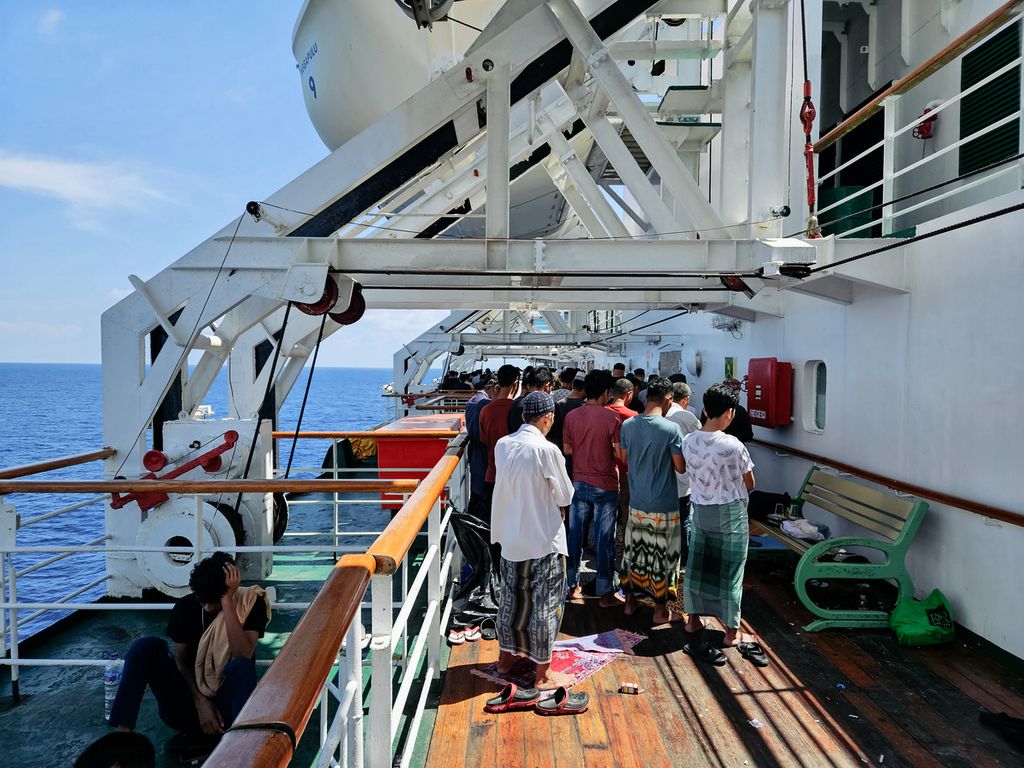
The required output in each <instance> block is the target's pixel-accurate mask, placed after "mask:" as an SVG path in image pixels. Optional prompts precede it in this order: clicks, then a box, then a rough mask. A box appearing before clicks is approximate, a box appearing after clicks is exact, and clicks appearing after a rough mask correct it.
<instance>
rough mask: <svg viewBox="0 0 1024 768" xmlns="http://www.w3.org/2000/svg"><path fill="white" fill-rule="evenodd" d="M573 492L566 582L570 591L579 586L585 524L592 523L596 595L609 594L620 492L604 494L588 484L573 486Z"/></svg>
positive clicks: (579, 483)
mask: <svg viewBox="0 0 1024 768" xmlns="http://www.w3.org/2000/svg"><path fill="white" fill-rule="evenodd" d="M572 485H573V488H574V489H575V492H574V493H573V497H572V506H571V507H570V508H569V530H568V537H569V557H568V565H567V567H566V581H567V583H568V588H569V589H570V590H572V589H575V588H576V587H577V586H579V581H580V560H581V558H582V556H583V537H584V536H586V533H587V524H588V523H589V522H590V520H591V519H593V520H594V546H595V549H596V550H597V583H596V586H595V591H596V593H597V594H598V595H606V594H608V593H609V592H611V591H612V579H613V577H614V575H615V574H614V570H615V519H616V517H618V514H619V492H618V491H606V490H603V489H602V488H598V487H597V486H595V485H591V484H590V483H582V482H576V483H573V484H572Z"/></svg>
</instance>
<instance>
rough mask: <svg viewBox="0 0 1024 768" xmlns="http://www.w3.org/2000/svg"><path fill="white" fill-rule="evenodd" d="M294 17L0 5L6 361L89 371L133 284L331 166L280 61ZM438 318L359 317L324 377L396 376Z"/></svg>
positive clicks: (0, 333) (271, 10) (227, 6)
mask: <svg viewBox="0 0 1024 768" xmlns="http://www.w3.org/2000/svg"><path fill="white" fill-rule="evenodd" d="M300 8H301V2H300V0H289V1H287V2H286V1H285V0H277V1H276V2H271V0H257V1H253V0H249V2H237V1H235V0H231V1H230V2H228V1H226V0H225V1H224V2H216V3H209V2H205V3H203V2H178V3H166V4H165V3H159V4H158V3H138V2H117V1H114V0H111V1H107V2H100V1H99V0H95V1H94V2H74V3H70V2H69V3H65V4H59V3H57V4H47V3H22V2H15V0H0V104H3V108H2V111H0V210H2V211H3V219H4V221H3V224H2V226H0V268H2V272H0V274H2V278H0V361H8V362H12V361H24V362H36V361H46V362H98V361H99V359H100V332H99V318H100V314H101V313H102V312H103V310H105V309H106V308H107V307H108V306H110V305H111V304H113V303H114V302H115V301H116V300H117V299H118V298H120V297H122V296H124V295H126V294H127V293H128V291H129V290H130V285H129V283H128V279H127V276H128V274H129V273H135V274H138V275H139V276H141V277H143V278H148V277H150V276H152V275H153V274H155V273H156V272H158V271H159V270H160V269H162V268H163V267H165V266H166V265H168V264H169V263H171V262H172V261H173V260H175V259H177V258H178V257H180V256H181V255H183V254H184V253H186V252H187V251H188V250H189V249H190V248H192V247H193V246H195V245H196V244H197V243H199V242H201V241H203V240H205V239H206V238H207V237H209V236H210V235H211V234H213V233H214V232H216V231H217V230H218V229H219V228H220V227H222V226H224V225H225V224H226V223H227V222H228V221H230V220H231V219H232V218H234V216H236V215H237V213H238V212H239V211H240V210H241V209H242V208H243V207H244V205H245V203H246V201H248V200H251V199H261V198H265V197H267V196H268V195H270V194H271V193H272V192H273V191H274V190H276V189H278V188H280V187H281V186H283V185H284V184H286V183H287V182H289V181H290V180H291V179H293V178H294V177H295V176H297V175H298V174H299V173H301V172H302V171H304V170H305V169H306V168H308V167H309V166H311V165H312V164H314V163H315V162H317V161H318V160H319V159H321V158H322V157H324V155H326V153H327V150H326V148H325V147H324V145H323V144H322V143H321V141H320V139H319V138H318V137H317V135H316V132H315V131H314V129H313V127H312V125H311V124H310V122H309V120H308V118H307V116H306V111H305V108H304V107H303V103H302V94H301V86H300V83H299V78H298V73H297V71H296V69H295V60H294V58H293V57H292V54H291V31H292V27H293V25H294V23H295V20H296V17H297V15H298V12H299V10H300ZM444 314H445V313H443V312H414V313H399V312H387V311H384V310H378V311H372V310H371V311H370V312H368V313H367V315H366V316H365V317H364V319H363V320H362V321H361V322H360V323H359V324H357V325H356V326H353V327H352V328H351V329H347V330H345V331H343V332H339V333H337V334H335V336H334V337H332V338H331V339H330V340H329V341H328V342H326V343H325V345H324V349H323V351H322V352H321V356H320V363H321V364H324V365H367V366H386V367H390V365H391V354H392V352H393V351H394V350H395V348H397V347H398V346H399V345H400V344H401V342H403V341H407V340H408V339H409V338H410V337H411V336H415V334H416V330H415V329H417V328H426V327H428V326H429V325H430V324H431V323H433V322H435V321H436V319H438V318H440V317H443V316H444ZM410 329H412V330H410Z"/></svg>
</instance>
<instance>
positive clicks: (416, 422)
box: [377, 413, 465, 510]
mask: <svg viewBox="0 0 1024 768" xmlns="http://www.w3.org/2000/svg"><path fill="white" fill-rule="evenodd" d="M464 421H465V417H464V416H463V415H462V414H461V413H435V414H430V415H425V416H407V417H405V418H404V419H399V420H398V421H393V422H392V423H390V424H388V425H386V426H383V427H381V428H380V430H378V431H380V432H408V433H409V435H408V436H407V437H406V436H403V437H383V436H382V437H381V438H380V439H379V440H377V467H378V469H379V475H380V478H381V479H382V480H390V479H402V480H410V479H411V480H422V479H423V478H424V477H426V476H427V473H428V472H429V471H430V470H431V469H432V468H433V466H434V465H435V464H437V462H438V461H440V460H441V457H442V456H443V455H444V451H445V448H446V447H447V445H448V441H449V440H451V438H450V437H425V436H422V435H417V434H415V433H416V432H423V431H425V430H431V431H438V430H451V431H454V432H458V431H460V430H461V429H462V424H463V422H464ZM381 498H382V499H384V500H385V501H387V500H389V499H396V500H397V503H396V502H392V503H390V504H385V505H384V509H390V510H395V509H401V507H402V501H401V497H400V496H399V495H398V494H395V493H382V494H381Z"/></svg>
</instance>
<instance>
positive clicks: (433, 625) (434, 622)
mask: <svg viewBox="0 0 1024 768" xmlns="http://www.w3.org/2000/svg"><path fill="white" fill-rule="evenodd" d="M441 509H442V508H441V499H440V498H438V499H436V500H435V501H434V505H433V506H432V507H431V508H430V515H428V517H427V550H428V551H429V550H430V548H431V547H434V548H435V550H436V552H437V554H436V555H435V556H434V559H433V560H431V561H430V566H429V567H430V570H429V571H427V605H430V603H432V602H433V603H436V604H437V608H436V609H435V610H434V613H433V614H432V615H431V618H430V626H429V627H427V628H426V631H427V632H428V633H429V634H428V635H427V666H428V667H433V668H434V669H435V670H440V668H441V560H442V559H444V551H443V550H442V549H441Z"/></svg>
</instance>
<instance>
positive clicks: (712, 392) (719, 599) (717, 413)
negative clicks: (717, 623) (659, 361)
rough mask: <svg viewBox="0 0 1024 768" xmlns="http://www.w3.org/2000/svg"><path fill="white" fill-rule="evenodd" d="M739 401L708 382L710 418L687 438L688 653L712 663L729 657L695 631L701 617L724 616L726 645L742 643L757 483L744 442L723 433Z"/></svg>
mask: <svg viewBox="0 0 1024 768" xmlns="http://www.w3.org/2000/svg"><path fill="white" fill-rule="evenodd" d="M738 405H739V397H738V395H737V393H736V391H735V390H733V389H730V388H729V387H726V386H724V385H722V384H715V385H713V386H711V387H709V388H708V389H707V391H706V392H705V393H704V412H705V414H706V415H707V421H706V422H705V424H704V426H703V427H701V428H700V429H699V430H698V431H696V432H692V433H691V434H689V435H687V436H686V439H685V440H684V441H683V459H684V460H685V462H686V469H687V472H688V473H689V476H690V489H691V491H690V500H691V504H692V507H691V512H690V519H691V521H692V524H693V538H692V540H691V542H690V553H689V557H688V559H687V563H686V580H685V595H686V597H685V605H686V610H687V612H688V613H689V617H688V620H687V623H686V631H687V632H690V633H694V636H695V637H696V638H697V639H698V642H695V643H691V644H690V646H688V652H689V653H690V654H691V655H693V656H695V657H696V658H698V659H701V660H702V661H707V662H709V663H712V664H722V663H724V662H725V658H724V656H723V655H722V652H721V651H719V650H718V649H717V648H712V647H711V646H710V645H708V644H707V642H706V641H703V638H702V636H701V635H699V634H697V633H701V632H702V630H703V629H704V625H703V622H702V621H701V619H700V617H701V616H716V617H717V618H719V619H720V620H721V621H722V624H724V625H725V646H727V647H731V646H736V645H739V644H740V639H739V629H740V600H741V598H742V596H743V570H744V566H745V565H746V562H747V544H748V542H749V540H750V530H749V527H748V524H747V500H748V493H749V492H750V491H751V490H752V489H753V487H754V472H753V469H754V463H753V462H752V461H751V460H750V454H749V453H748V452H747V449H746V446H744V445H743V443H741V442H740V441H739V440H737V439H736V438H735V437H732V436H731V435H727V434H725V433H724V432H723V430H724V429H725V428H726V427H727V426H729V424H730V423H731V422H732V420H733V416H734V415H735V413H736V407H737V406H738ZM740 650H741V651H742V650H743V648H741V649H740Z"/></svg>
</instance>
